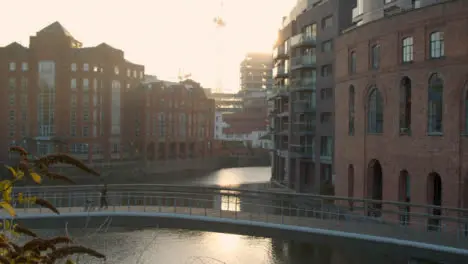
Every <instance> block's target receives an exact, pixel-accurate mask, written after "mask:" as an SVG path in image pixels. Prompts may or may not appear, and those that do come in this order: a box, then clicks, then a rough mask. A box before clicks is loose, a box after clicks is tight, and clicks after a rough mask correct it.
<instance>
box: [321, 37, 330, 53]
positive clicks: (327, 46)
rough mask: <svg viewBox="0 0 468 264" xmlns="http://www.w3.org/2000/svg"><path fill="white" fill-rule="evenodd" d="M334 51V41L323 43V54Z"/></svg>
mask: <svg viewBox="0 0 468 264" xmlns="http://www.w3.org/2000/svg"><path fill="white" fill-rule="evenodd" d="M332 49H333V42H332V40H327V41H324V42H322V52H330V51H332Z"/></svg>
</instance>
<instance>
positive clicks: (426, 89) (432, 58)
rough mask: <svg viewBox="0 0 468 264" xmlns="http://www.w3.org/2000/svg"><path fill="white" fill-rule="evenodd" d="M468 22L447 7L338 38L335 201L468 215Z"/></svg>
mask: <svg viewBox="0 0 468 264" xmlns="http://www.w3.org/2000/svg"><path fill="white" fill-rule="evenodd" d="M467 21H468V1H466V0H454V1H445V2H444V3H439V4H434V5H431V6H425V7H422V8H420V9H418V10H413V11H407V12H401V13H400V14H395V15H393V16H392V17H391V18H390V17H383V18H381V19H379V20H375V21H373V22H372V23H368V24H364V25H362V26H358V27H356V28H352V29H350V30H348V31H347V32H346V33H344V34H343V35H342V36H341V37H339V38H338V40H337V42H336V43H337V44H336V47H335V50H336V56H337V62H336V64H337V67H336V95H335V99H336V100H335V101H336V103H335V106H336V107H335V112H336V122H335V126H336V127H335V128H336V140H335V149H336V152H335V170H336V174H337V178H336V184H335V186H336V194H337V195H338V196H350V197H357V198H371V199H374V200H382V199H383V200H396V201H409V202H412V203H415V204H433V205H442V206H444V207H459V208H460V207H464V208H468V166H467V164H468V155H467V153H468V138H467V135H468V75H467V73H468V46H467V43H468V32H467V30H466V23H467ZM357 39H359V42H356V40H357ZM432 213H434V214H440V213H441V210H438V209H434V210H433V211H432ZM433 220H434V221H435V222H434V223H435V224H440V221H438V220H437V219H433Z"/></svg>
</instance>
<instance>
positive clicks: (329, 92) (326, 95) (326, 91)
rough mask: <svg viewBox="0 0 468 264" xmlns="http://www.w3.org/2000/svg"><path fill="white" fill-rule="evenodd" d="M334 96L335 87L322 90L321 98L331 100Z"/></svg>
mask: <svg viewBox="0 0 468 264" xmlns="http://www.w3.org/2000/svg"><path fill="white" fill-rule="evenodd" d="M332 96H333V89H332V88H323V89H321V90H320V99H322V100H329V99H331V98H332Z"/></svg>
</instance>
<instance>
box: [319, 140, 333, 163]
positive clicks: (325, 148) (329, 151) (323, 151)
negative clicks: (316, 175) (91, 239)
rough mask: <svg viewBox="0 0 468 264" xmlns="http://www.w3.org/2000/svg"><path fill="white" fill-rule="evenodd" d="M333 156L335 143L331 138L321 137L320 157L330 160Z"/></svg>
mask: <svg viewBox="0 0 468 264" xmlns="http://www.w3.org/2000/svg"><path fill="white" fill-rule="evenodd" d="M332 155H333V141H332V138H331V137H320V157H326V158H330V157H331V156H332Z"/></svg>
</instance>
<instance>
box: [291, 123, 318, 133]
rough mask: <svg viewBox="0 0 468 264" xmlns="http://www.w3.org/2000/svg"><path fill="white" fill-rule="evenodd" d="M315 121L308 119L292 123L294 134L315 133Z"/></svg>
mask: <svg viewBox="0 0 468 264" xmlns="http://www.w3.org/2000/svg"><path fill="white" fill-rule="evenodd" d="M315 128H316V127H315V123H313V122H311V121H307V122H304V123H299V124H293V125H292V133H293V134H296V135H298V134H300V135H314V134H315Z"/></svg>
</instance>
